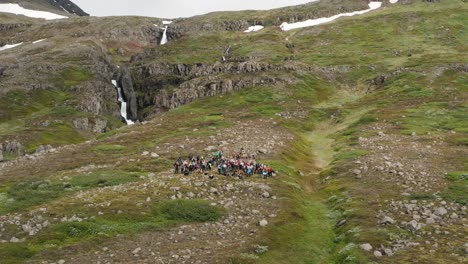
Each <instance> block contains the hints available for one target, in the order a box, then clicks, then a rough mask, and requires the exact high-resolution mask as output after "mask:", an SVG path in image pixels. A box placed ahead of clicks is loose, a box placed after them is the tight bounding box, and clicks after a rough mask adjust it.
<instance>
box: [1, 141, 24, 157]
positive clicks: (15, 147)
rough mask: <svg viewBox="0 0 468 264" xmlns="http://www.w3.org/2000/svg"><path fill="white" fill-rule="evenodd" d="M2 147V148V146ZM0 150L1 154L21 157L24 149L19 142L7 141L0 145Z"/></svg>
mask: <svg viewBox="0 0 468 264" xmlns="http://www.w3.org/2000/svg"><path fill="white" fill-rule="evenodd" d="M2 145H3V146H2ZM0 146H2V147H0V149H3V150H2V154H4V153H9V154H12V155H15V156H22V155H24V147H23V145H21V143H20V142H18V141H16V140H13V141H7V142H5V143H3V144H0Z"/></svg>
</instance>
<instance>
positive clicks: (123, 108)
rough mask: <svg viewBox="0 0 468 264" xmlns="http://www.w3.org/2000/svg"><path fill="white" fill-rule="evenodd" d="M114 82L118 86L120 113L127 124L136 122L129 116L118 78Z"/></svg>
mask: <svg viewBox="0 0 468 264" xmlns="http://www.w3.org/2000/svg"><path fill="white" fill-rule="evenodd" d="M112 84H113V85H114V86H115V88H117V93H118V95H119V98H118V101H119V103H120V115H121V116H122V117H123V118H124V119H125V122H127V125H133V124H135V123H134V122H133V121H132V120H130V119H128V118H127V102H125V101H124V100H123V96H122V88H120V87H118V85H117V81H116V80H112Z"/></svg>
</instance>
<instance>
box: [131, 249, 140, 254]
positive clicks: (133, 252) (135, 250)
mask: <svg viewBox="0 0 468 264" xmlns="http://www.w3.org/2000/svg"><path fill="white" fill-rule="evenodd" d="M140 251H141V248H140V247H139V248H135V249H134V250H133V251H132V254H133V255H136V254H138V253H140Z"/></svg>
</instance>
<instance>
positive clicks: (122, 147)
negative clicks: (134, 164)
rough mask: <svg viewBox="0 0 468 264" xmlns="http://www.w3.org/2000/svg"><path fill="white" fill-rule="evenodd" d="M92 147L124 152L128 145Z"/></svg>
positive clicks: (102, 150) (97, 149)
mask: <svg viewBox="0 0 468 264" xmlns="http://www.w3.org/2000/svg"><path fill="white" fill-rule="evenodd" d="M92 149H93V150H94V151H99V152H123V151H125V150H127V147H125V146H122V145H97V146H95V147H93V148H92Z"/></svg>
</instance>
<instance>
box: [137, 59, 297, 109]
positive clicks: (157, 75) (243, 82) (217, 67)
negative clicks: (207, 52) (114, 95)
mask: <svg viewBox="0 0 468 264" xmlns="http://www.w3.org/2000/svg"><path fill="white" fill-rule="evenodd" d="M298 69H301V67H300V66H298V65H297V64H294V63H284V64H281V65H276V64H267V63H261V62H257V61H246V62H240V63H220V62H217V63H215V64H204V63H197V64H191V65H188V64H164V63H162V64H161V63H154V64H149V65H144V66H141V67H135V68H133V69H132V73H133V79H134V80H136V83H135V90H136V91H137V92H138V96H137V97H136V100H137V105H138V108H139V109H145V108H148V107H149V108H153V109H152V110H151V111H145V112H158V111H161V110H163V111H164V110H169V109H173V108H177V107H179V106H181V105H184V104H187V103H190V102H193V101H195V100H196V99H198V98H202V97H207V96H215V95H218V94H225V93H228V92H231V91H237V90H241V89H243V88H247V87H253V86H257V85H264V84H275V83H292V82H294V81H295V78H294V77H291V76H290V75H289V74H284V73H285V72H286V73H287V72H291V71H296V70H298Z"/></svg>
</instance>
